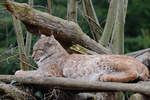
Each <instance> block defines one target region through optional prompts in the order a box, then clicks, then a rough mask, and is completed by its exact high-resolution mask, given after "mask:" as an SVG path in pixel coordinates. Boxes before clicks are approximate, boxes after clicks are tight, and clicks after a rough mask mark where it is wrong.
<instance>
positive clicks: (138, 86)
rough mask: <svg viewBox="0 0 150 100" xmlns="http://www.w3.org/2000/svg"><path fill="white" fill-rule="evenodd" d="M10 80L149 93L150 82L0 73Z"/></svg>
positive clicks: (68, 87) (50, 86) (54, 85)
mask: <svg viewBox="0 0 150 100" xmlns="http://www.w3.org/2000/svg"><path fill="white" fill-rule="evenodd" d="M11 80H16V81H17V82H20V83H24V84H32V85H38V86H42V87H47V88H58V89H63V90H74V91H80V92H101V91H109V92H110V91H130V92H138V93H142V94H146V95H150V82H140V83H116V82H94V81H88V80H77V79H69V78H60V77H59V78H58V77H26V76H23V77H21V76H14V75H0V81H4V82H10V81H11Z"/></svg>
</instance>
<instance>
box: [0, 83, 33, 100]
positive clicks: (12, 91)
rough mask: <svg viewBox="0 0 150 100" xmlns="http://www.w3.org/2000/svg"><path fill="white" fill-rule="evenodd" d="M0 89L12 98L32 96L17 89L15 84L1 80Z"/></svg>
mask: <svg viewBox="0 0 150 100" xmlns="http://www.w3.org/2000/svg"><path fill="white" fill-rule="evenodd" d="M0 90H2V91H3V92H4V93H7V95H8V96H10V97H12V98H13V99H14V100H24V99H25V98H27V97H30V98H34V97H32V96H31V95H29V94H27V93H25V92H23V91H21V90H19V89H18V88H16V87H15V86H12V85H10V84H5V83H3V82H0Z"/></svg>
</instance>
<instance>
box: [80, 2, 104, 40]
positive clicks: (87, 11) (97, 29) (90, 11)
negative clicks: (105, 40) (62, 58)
mask: <svg viewBox="0 0 150 100" xmlns="http://www.w3.org/2000/svg"><path fill="white" fill-rule="evenodd" d="M82 4H83V10H84V15H85V17H86V19H87V21H88V24H89V27H90V30H91V32H92V35H93V38H94V40H95V41H97V42H99V40H100V36H101V35H102V30H101V26H100V24H99V21H98V18H97V16H96V13H95V10H94V7H93V4H92V0H82ZM93 21H94V22H93Z"/></svg>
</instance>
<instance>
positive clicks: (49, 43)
mask: <svg viewBox="0 0 150 100" xmlns="http://www.w3.org/2000/svg"><path fill="white" fill-rule="evenodd" d="M57 44H58V42H57V41H56V40H55V38H54V36H51V37H41V38H40V39H39V40H38V41H37V42H36V43H35V45H34V47H33V54H32V57H33V59H34V60H35V62H36V63H37V64H38V63H39V62H41V61H42V60H43V59H45V58H47V57H48V56H51V55H53V54H54V52H55V49H56V46H57Z"/></svg>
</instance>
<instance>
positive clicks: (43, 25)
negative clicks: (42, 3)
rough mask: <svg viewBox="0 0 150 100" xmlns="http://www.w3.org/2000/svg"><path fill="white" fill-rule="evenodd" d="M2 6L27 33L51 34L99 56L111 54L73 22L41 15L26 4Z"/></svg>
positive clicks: (60, 40) (59, 39)
mask: <svg viewBox="0 0 150 100" xmlns="http://www.w3.org/2000/svg"><path fill="white" fill-rule="evenodd" d="M3 5H4V6H5V7H6V8H7V9H8V10H9V11H10V12H11V13H12V14H13V15H14V16H16V17H17V18H18V19H19V20H21V21H22V22H23V23H24V24H25V26H26V28H27V30H28V31H29V32H31V33H33V34H35V35H40V34H44V35H47V36H50V35H51V34H53V35H54V36H55V38H56V39H57V40H58V41H59V42H66V43H67V45H69V44H72V43H77V44H80V45H82V46H84V47H86V48H89V49H91V50H93V51H95V52H97V53H99V54H111V52H110V51H109V50H108V49H106V48H104V47H103V46H102V45H100V44H98V43H96V42H95V41H94V40H92V39H90V38H89V37H88V36H87V35H86V34H84V32H83V31H82V30H81V28H80V27H79V26H78V24H76V23H74V22H70V21H67V20H63V19H61V18H58V17H55V16H52V15H49V14H47V13H42V12H40V11H37V10H35V9H33V8H31V7H29V6H28V5H27V4H21V3H16V2H11V1H7V2H6V3H3ZM71 41H72V43H71Z"/></svg>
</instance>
